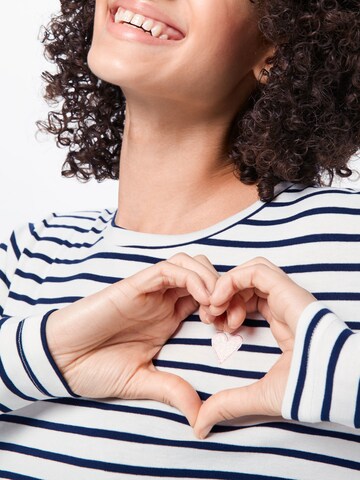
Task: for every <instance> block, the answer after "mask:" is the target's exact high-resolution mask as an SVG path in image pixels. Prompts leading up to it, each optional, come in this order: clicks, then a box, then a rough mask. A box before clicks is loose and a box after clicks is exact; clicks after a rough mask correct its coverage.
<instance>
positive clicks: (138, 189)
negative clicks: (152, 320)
mask: <svg viewBox="0 0 360 480" xmlns="http://www.w3.org/2000/svg"><path fill="white" fill-rule="evenodd" d="M230 120H231V119H228V118H227V119H225V118H221V117H219V116H214V117H211V116H209V114H208V113H207V115H203V116H201V115H199V116H198V117H195V116H194V115H193V112H192V113H188V112H184V111H183V112H182V110H181V108H179V107H178V106H177V107H176V108H173V109H171V110H169V109H168V108H167V109H166V111H165V110H164V109H162V108H161V107H159V105H158V104H157V105H156V108H151V106H149V105H144V103H142V104H141V105H139V106H136V105H134V104H131V105H129V102H128V104H127V111H126V122H125V129H124V135H123V144H122V150H121V156H120V171H119V198H118V200H119V202H118V203H119V206H118V213H117V217H116V220H115V221H116V224H117V225H120V226H122V227H123V228H126V229H128V230H135V231H140V232H145V233H158V234H181V233H188V232H190V231H196V230H201V229H204V228H207V227H209V226H211V225H213V224H215V223H217V222H219V221H221V220H223V219H224V218H227V217H228V216H231V215H233V214H235V213H237V212H238V211H239V210H241V209H242V208H246V207H247V206H249V205H250V204H252V203H253V202H255V201H256V200H258V195H257V190H256V186H246V185H243V184H242V183H241V182H240V181H239V180H238V179H237V178H236V177H235V176H234V173H233V171H234V168H233V164H232V162H230V160H229V159H228V157H227V154H226V150H227V148H226V147H227V138H228V134H229V132H228V129H229V124H230ZM179 219H181V221H180V222H179Z"/></svg>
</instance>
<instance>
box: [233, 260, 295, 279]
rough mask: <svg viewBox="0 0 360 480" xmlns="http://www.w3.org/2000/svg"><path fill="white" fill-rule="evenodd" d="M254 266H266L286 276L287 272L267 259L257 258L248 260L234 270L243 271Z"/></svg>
mask: <svg viewBox="0 0 360 480" xmlns="http://www.w3.org/2000/svg"><path fill="white" fill-rule="evenodd" d="M253 265H266V266H267V267H269V268H271V269H272V270H274V271H277V272H279V273H283V274H284V275H286V274H285V272H284V271H283V270H282V269H281V268H280V267H278V266H277V265H275V264H274V263H272V262H270V260H268V259H267V258H265V257H255V258H253V259H251V260H248V261H247V262H244V263H242V264H241V265H239V266H237V267H235V268H233V270H237V269H241V268H243V267H251V266H253Z"/></svg>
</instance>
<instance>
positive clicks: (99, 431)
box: [1, 409, 359, 451]
mask: <svg viewBox="0 0 360 480" xmlns="http://www.w3.org/2000/svg"><path fill="white" fill-rule="evenodd" d="M134 410H135V409H134ZM144 410H145V409H144ZM132 413H135V412H132ZM143 415H144V416H145V415H146V416H148V412H147V413H144V414H143ZM1 419H2V420H3V421H4V422H6V423H11V424H16V425H26V426H29V427H34V428H40V429H43V430H51V431H55V432H64V433H70V434H75V435H82V436H86V437H92V438H106V439H110V440H118V441H124V442H127V441H129V442H133V443H144V444H152V445H159V444H160V445H164V446H178V447H184V448H187V447H190V448H196V449H206V447H201V446H199V442H196V443H195V442H194V441H191V440H190V441H185V440H165V439H163V438H159V437H151V436H147V435H140V434H131V433H128V432H121V431H119V430H109V429H103V428H94V427H84V426H77V425H69V424H64V423H58V422H49V421H46V420H41V419H36V418H31V417H23V416H20V415H11V414H10V415H9V414H5V415H3V416H2V417H1ZM184 424H187V422H184ZM217 427H218V428H217V429H216V426H215V427H214V428H213V429H212V432H215V431H216V432H217V433H219V432H232V431H236V430H252V429H256V428H261V429H262V428H264V427H265V428H269V429H274V428H276V429H278V430H284V431H287V432H292V433H300V434H303V435H312V436H320V437H327V438H337V439H343V440H346V441H349V442H355V443H357V444H358V443H359V436H358V435H352V434H347V433H342V432H334V431H329V430H321V429H319V428H314V427H308V426H305V425H301V424H291V423H286V422H267V423H256V424H252V425H241V426H220V425H217ZM250 434H251V433H250V432H249V435H250ZM174 443H175V444H174ZM194 443H195V445H194ZM213 443H214V445H213V447H212V448H211V450H213V451H216V450H219V451H223V447H222V445H221V444H218V443H217V442H213ZM230 446H232V448H233V449H234V450H235V449H237V448H240V449H241V448H244V446H242V445H241V446H238V445H235V444H233V445H231V444H230ZM351 447H352V446H351V445H349V448H351ZM245 448H246V447H245ZM250 448H251V447H250ZM234 450H231V451H234Z"/></svg>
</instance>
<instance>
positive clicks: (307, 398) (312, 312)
mask: <svg viewBox="0 0 360 480" xmlns="http://www.w3.org/2000/svg"><path fill="white" fill-rule="evenodd" d="M282 415H283V417H284V418H287V419H292V420H299V421H301V422H320V421H331V422H335V423H339V424H342V425H346V426H349V427H353V428H354V427H355V428H360V334H359V333H354V332H352V331H351V330H350V329H349V328H347V326H346V325H345V324H344V322H342V321H341V320H340V319H339V318H338V317H337V315H335V314H334V313H333V312H332V311H330V310H329V309H328V308H327V307H326V306H324V305H323V304H322V303H321V302H313V303H311V304H310V305H308V306H307V307H306V309H305V310H304V311H303V313H302V315H301V317H300V319H299V323H298V327H297V331H296V338H295V346H294V353H293V358H292V363H291V369H290V375H289V379H288V383H287V387H286V392H285V397H284V401H283V405H282Z"/></svg>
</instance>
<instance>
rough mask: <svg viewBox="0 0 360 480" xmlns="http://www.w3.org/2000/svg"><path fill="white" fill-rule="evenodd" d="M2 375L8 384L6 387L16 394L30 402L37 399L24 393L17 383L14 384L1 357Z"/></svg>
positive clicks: (0, 375) (0, 374)
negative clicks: (16, 385)
mask: <svg viewBox="0 0 360 480" xmlns="http://www.w3.org/2000/svg"><path fill="white" fill-rule="evenodd" d="M0 377H1V379H2V381H3V382H4V384H5V385H6V387H7V388H8V389H9V390H10V391H11V392H13V393H14V394H15V395H17V396H18V397H20V398H22V399H24V400H27V401H29V402H36V400H37V399H36V398H33V397H29V396H28V395H25V394H24V393H22V392H20V390H19V389H18V388H17V387H15V385H14V384H13V382H12V381H11V380H10V378H9V377H8V376H7V373H6V372H5V369H4V365H3V363H2V361H1V358H0Z"/></svg>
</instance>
